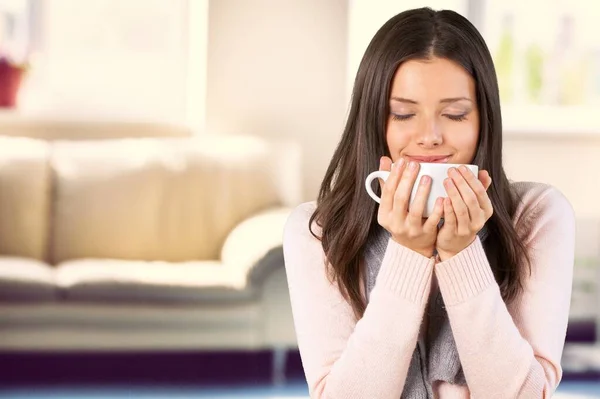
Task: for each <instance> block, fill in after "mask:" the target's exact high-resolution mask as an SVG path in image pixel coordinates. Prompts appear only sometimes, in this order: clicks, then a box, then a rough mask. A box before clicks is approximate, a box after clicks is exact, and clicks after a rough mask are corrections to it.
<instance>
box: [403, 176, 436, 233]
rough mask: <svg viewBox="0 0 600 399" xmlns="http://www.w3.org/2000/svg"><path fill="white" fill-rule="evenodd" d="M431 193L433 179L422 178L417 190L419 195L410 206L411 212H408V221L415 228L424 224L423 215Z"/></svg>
mask: <svg viewBox="0 0 600 399" xmlns="http://www.w3.org/2000/svg"><path fill="white" fill-rule="evenodd" d="M430 191H431V177H429V176H422V177H421V180H420V181H419V187H418V188H417V194H416V195H415V198H414V200H413V203H412V204H411V205H410V211H409V212H408V215H409V216H408V219H409V221H410V223H412V224H413V225H414V226H420V225H421V224H422V219H423V213H424V211H425V206H426V205H427V197H428V196H429V192H430Z"/></svg>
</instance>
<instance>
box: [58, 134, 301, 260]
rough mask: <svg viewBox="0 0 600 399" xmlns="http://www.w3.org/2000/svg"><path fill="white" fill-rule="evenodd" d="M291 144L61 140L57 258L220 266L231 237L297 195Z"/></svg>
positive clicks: (219, 139)
mask: <svg viewBox="0 0 600 399" xmlns="http://www.w3.org/2000/svg"><path fill="white" fill-rule="evenodd" d="M298 162H299V155H298V152H297V148H296V147H295V146H291V145H286V144H269V143H266V142H264V141H262V140H259V139H256V138H253V137H247V136H238V137H235V136H203V137H201V138H196V139H137V140H135V139H125V140H110V141H89V142H56V143H55V147H54V152H53V157H52V167H53V170H54V173H55V183H56V188H55V201H56V202H55V204H54V214H53V220H54V224H53V235H52V239H53V241H52V249H51V254H52V260H53V263H55V264H56V263H60V262H62V261H65V260H72V259H79V258H100V259H102V258H109V259H124V260H146V261H152V260H165V261H171V262H180V261H187V260H218V259H219V253H220V249H221V246H222V245H223V242H224V241H225V239H226V237H227V235H228V233H229V232H230V231H231V230H232V229H233V228H234V227H235V226H236V225H237V224H239V223H240V222H241V221H243V220H245V219H246V218H248V217H250V216H252V215H254V214H256V213H258V212H260V211H262V210H265V209H268V208H271V207H273V206H278V205H282V204H290V205H291V204H296V203H297V202H298V197H299V194H300V184H299V180H300V179H299V175H298V171H299V170H300V168H299V165H298Z"/></svg>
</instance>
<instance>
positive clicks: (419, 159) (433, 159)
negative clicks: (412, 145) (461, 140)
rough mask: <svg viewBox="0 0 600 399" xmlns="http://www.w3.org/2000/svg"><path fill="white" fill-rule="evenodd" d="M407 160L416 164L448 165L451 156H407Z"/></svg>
mask: <svg viewBox="0 0 600 399" xmlns="http://www.w3.org/2000/svg"><path fill="white" fill-rule="evenodd" d="M407 158H408V159H410V160H411V161H416V162H428V163H447V162H448V158H450V155H407Z"/></svg>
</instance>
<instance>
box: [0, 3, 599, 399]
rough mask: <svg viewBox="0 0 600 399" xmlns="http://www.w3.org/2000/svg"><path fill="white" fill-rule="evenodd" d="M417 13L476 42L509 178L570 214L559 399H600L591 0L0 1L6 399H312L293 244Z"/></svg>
mask: <svg viewBox="0 0 600 399" xmlns="http://www.w3.org/2000/svg"><path fill="white" fill-rule="evenodd" d="M421 6H430V7H432V8H434V9H453V10H455V11H457V12H459V13H461V14H462V15H464V16H466V17H467V18H469V19H470V20H471V21H472V22H473V23H474V24H475V25H476V26H477V28H478V29H479V30H480V32H481V33H482V34H483V36H484V38H485V40H486V42H487V44H488V47H489V48H490V51H491V53H492V55H493V57H494V61H495V65H496V71H497V74H498V79H499V83H500V88H501V100H502V113H503V125H504V132H503V134H504V157H505V158H504V159H505V168H506V170H507V173H508V176H509V178H510V179H512V180H530V181H539V182H544V183H548V184H551V185H554V186H555V187H557V188H558V189H559V190H561V191H562V192H563V193H564V194H565V195H566V197H567V198H568V199H569V200H570V202H571V204H572V205H573V207H574V209H575V212H576V217H577V237H576V243H577V244H576V263H575V275H574V284H573V297H572V303H571V315H570V321H569V330H568V333H567V344H566V347H565V352H564V355H563V360H562V362H563V367H564V377H563V382H562V383H561V386H560V387H559V390H558V392H557V394H556V396H555V397H558V398H592V397H600V337H599V335H598V333H597V331H599V327H600V294H599V290H600V286H599V284H600V207H599V206H598V196H599V195H600V122H599V119H598V117H597V116H598V112H599V111H600V28H599V27H598V21H599V20H600V4H598V3H597V2H595V1H592V0H569V1H566V0H529V1H526V2H525V1H516V0H444V1H441V0H435V1H429V2H426V1H417V0H368V1H367V0H0V386H3V387H4V388H1V389H0V396H3V397H39V398H48V397H61V398H75V397H92V396H93V397H126V396H135V397H214V398H222V397H230V398H237V397H239V398H245V397H254V398H276V397H277V398H291V397H294V398H306V397H308V393H307V392H308V391H307V388H306V384H305V382H304V381H303V372H302V368H301V363H300V359H299V354H298V351H297V347H296V343H295V335H294V329H293V322H292V317H291V311H290V305H289V296H288V292H287V283H286V278H285V272H284V269H283V267H284V266H283V257H282V253H281V234H282V228H283V225H284V223H285V221H286V218H287V216H288V215H289V212H290V210H291V209H293V207H295V206H297V205H298V204H300V203H302V202H305V201H312V200H314V199H316V196H317V192H318V188H319V185H320V182H321V179H322V177H323V175H324V172H325V169H326V167H327V165H328V162H329V159H330V157H331V155H332V153H333V150H334V148H335V145H336V144H337V142H338V140H339V138H340V136H341V131H342V128H343V126H344V123H345V119H344V118H345V116H346V113H347V111H348V104H349V100H350V93H351V89H352V82H353V80H354V75H355V73H356V70H357V68H358V64H359V62H360V59H361V57H362V55H363V52H364V50H365V49H366V47H367V45H368V43H369V41H370V39H371V38H372V36H373V35H374V34H375V32H376V30H377V29H378V28H379V27H380V26H381V25H382V24H383V23H384V22H385V21H386V20H387V19H389V18H390V17H392V16H393V15H395V14H396V13H398V12H401V11H403V10H406V9H410V8H415V7H421Z"/></svg>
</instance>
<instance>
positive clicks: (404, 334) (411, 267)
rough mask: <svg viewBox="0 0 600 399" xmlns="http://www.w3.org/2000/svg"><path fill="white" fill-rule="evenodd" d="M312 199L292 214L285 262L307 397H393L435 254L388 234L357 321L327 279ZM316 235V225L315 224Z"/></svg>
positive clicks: (416, 326) (415, 331)
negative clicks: (427, 254) (425, 253)
mask: <svg viewBox="0 0 600 399" xmlns="http://www.w3.org/2000/svg"><path fill="white" fill-rule="evenodd" d="M313 209H314V204H312V203H309V204H303V205H301V206H300V207H298V208H296V210H294V212H293V213H292V214H291V216H290V218H289V220H288V222H287V224H286V226H285V230H284V242H283V248H284V256H285V267H286V273H287V279H288V285H289V293H290V299H291V305H292V313H293V317H294V325H295V329H296V337H297V340H298V347H299V350H300V356H301V359H302V364H303V368H304V372H305V375H306V379H307V382H308V386H309V391H310V397H311V398H335V399H337V398H340V399H353V398H357V399H359V398H360V399H364V398H379V399H386V398H390V399H398V398H399V397H400V395H401V393H402V389H403V386H404V382H405V379H406V376H407V373H408V368H409V364H410V361H411V357H412V354H413V351H414V349H415V346H416V343H417V338H418V334H419V328H420V324H421V321H422V318H423V314H424V310H425V305H426V302H427V298H428V295H429V290H430V287H431V278H432V275H433V265H434V263H435V259H434V258H433V257H432V258H427V257H424V256H422V255H420V254H418V253H416V252H413V251H412V250H410V249H407V248H405V247H403V246H401V245H399V244H397V243H396V242H395V241H393V240H390V242H389V244H388V248H387V250H386V253H385V255H384V259H383V261H382V264H381V269H380V271H379V275H378V277H377V280H376V283H375V287H374V288H373V290H372V292H371V297H370V302H369V304H368V306H367V308H366V311H365V313H364V315H363V317H362V318H361V319H360V320H359V321H358V322H357V320H356V317H355V316H354V313H353V311H352V307H351V305H350V303H349V302H348V301H347V300H346V299H344V298H343V296H342V295H341V293H340V290H339V288H338V286H337V285H336V284H335V283H332V282H331V280H330V278H329V277H328V270H327V268H326V263H325V257H324V253H323V249H322V246H321V242H320V240H318V239H316V238H315V237H314V236H312V235H311V233H310V231H309V229H308V222H309V218H310V215H311V213H312V211H313ZM313 231H315V233H316V234H317V235H320V230H316V229H314V228H313Z"/></svg>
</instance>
